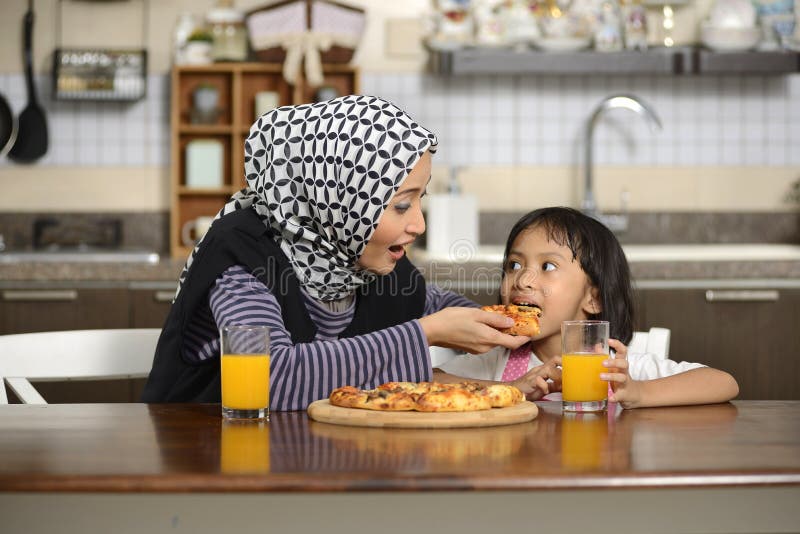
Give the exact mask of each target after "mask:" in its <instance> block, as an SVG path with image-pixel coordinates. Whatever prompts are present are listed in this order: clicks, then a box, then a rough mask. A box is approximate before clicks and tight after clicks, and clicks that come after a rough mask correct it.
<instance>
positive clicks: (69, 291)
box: [0, 287, 129, 335]
mask: <svg viewBox="0 0 800 534" xmlns="http://www.w3.org/2000/svg"><path fill="white" fill-rule="evenodd" d="M128 308H129V296H128V291H127V290H126V289H125V288H59V287H55V288H42V287H31V288H19V289H4V290H2V291H1V292H0V335H1V334H16V333H21V332H44V331H48V330H81V329H86V328H127V327H128V325H129V310H128Z"/></svg>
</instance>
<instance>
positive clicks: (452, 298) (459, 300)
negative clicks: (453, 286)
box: [425, 284, 479, 315]
mask: <svg viewBox="0 0 800 534" xmlns="http://www.w3.org/2000/svg"><path fill="white" fill-rule="evenodd" d="M425 292H426V294H425V315H430V314H432V313H436V312H437V311H439V310H443V309H444V308H449V307H451V306H462V307H466V308H477V307H479V305H478V304H477V303H475V302H473V301H471V300H469V299H468V298H466V297H462V296H461V295H459V294H458V293H454V292H452V291H450V290H447V289H442V288H440V287H439V286H437V285H435V284H426V285H425Z"/></svg>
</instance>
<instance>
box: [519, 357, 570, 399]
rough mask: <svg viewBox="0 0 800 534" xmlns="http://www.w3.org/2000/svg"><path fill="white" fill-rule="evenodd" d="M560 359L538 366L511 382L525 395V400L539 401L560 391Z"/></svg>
mask: <svg viewBox="0 0 800 534" xmlns="http://www.w3.org/2000/svg"><path fill="white" fill-rule="evenodd" d="M560 366H561V357H560V356H558V357H556V358H554V359H553V360H552V361H550V362H548V363H545V364H542V365H538V366H536V367H534V368H533V369H531V370H530V371H528V372H527V373H525V374H524V375H522V376H521V377H519V378H517V379H516V380H514V381H512V382H511V385H512V386H515V387H517V389H519V390H520V391H522V393H524V394H525V398H526V399H527V400H531V401H534V400H539V399H541V398H542V397H544V396H545V395H547V394H548V393H552V392H554V391H561V367H560ZM548 380H549V381H548Z"/></svg>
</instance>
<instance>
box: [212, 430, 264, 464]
mask: <svg viewBox="0 0 800 534" xmlns="http://www.w3.org/2000/svg"><path fill="white" fill-rule="evenodd" d="M220 469H221V470H222V472H223V473H268V472H269V424H267V423H263V422H262V423H255V422H252V421H248V422H245V423H238V422H234V423H232V422H229V421H223V423H222V442H221V443H220Z"/></svg>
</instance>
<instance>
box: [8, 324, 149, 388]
mask: <svg viewBox="0 0 800 534" xmlns="http://www.w3.org/2000/svg"><path fill="white" fill-rule="evenodd" d="M160 334H161V329H159V328H126V329H110V330H69V331H63V332H36V333H31V334H10V335H5V336H0V404H8V397H7V396H6V390H5V386H4V384H3V382H4V381H5V383H7V384H8V386H9V387H10V388H11V389H12V390H13V391H14V393H15V394H16V395H17V396H18V397H19V398H20V400H21V401H22V402H23V403H25V404H47V401H45V400H44V398H42V396H41V395H40V394H39V392H38V391H36V389H35V388H34V387H33V386H32V385H31V384H30V382H29V380H34V381H36V380H41V381H61V380H76V379H79V380H88V379H109V378H142V377H146V376H147V375H148V373H149V372H150V368H151V367H152V365H153V355H154V354H155V350H156V343H157V342H158V336H159V335H160Z"/></svg>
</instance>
